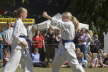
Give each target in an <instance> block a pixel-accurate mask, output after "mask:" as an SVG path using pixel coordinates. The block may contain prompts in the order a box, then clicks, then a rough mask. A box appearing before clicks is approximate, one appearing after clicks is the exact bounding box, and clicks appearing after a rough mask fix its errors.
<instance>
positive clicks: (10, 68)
mask: <svg viewBox="0 0 108 72" xmlns="http://www.w3.org/2000/svg"><path fill="white" fill-rule="evenodd" d="M16 14H17V20H16V23H15V25H14V29H13V36H12V37H13V41H12V55H11V57H10V59H9V62H8V63H7V64H6V66H5V67H4V70H3V72H15V71H16V69H17V67H18V65H19V63H20V64H21V67H22V69H23V72H32V60H31V57H30V55H29V48H28V43H27V41H26V39H27V38H26V36H27V30H26V28H25V26H24V24H23V22H22V19H23V18H26V17H27V10H26V9H25V8H19V9H18V10H17V12H16Z"/></svg>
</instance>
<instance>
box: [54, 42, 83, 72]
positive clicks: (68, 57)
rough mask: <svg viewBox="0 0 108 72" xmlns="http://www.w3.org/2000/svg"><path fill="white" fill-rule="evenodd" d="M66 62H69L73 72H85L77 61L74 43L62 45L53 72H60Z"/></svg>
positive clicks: (55, 59)
mask: <svg viewBox="0 0 108 72" xmlns="http://www.w3.org/2000/svg"><path fill="white" fill-rule="evenodd" d="M64 61H68V62H69V64H70V66H71V67H72V70H73V72H85V71H84V69H83V67H82V66H81V65H80V64H79V62H78V60H77V57H76V53H75V45H74V43H73V42H69V43H65V44H64V45H63V44H62V43H61V44H60V45H59V49H58V51H57V53H56V55H55V58H54V61H53V64H52V72H59V69H60V66H61V65H62V64H63V63H64Z"/></svg>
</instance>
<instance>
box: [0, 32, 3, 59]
mask: <svg viewBox="0 0 108 72" xmlns="http://www.w3.org/2000/svg"><path fill="white" fill-rule="evenodd" d="M2 57H3V38H2V34H1V33H0V59H2Z"/></svg>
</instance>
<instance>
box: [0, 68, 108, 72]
mask: <svg viewBox="0 0 108 72" xmlns="http://www.w3.org/2000/svg"><path fill="white" fill-rule="evenodd" d="M0 72H3V71H2V68H0ZM16 72H22V71H21V70H20V69H18V70H17V71H16ZM33 72H51V68H37V67H36V68H33ZM60 72H72V71H71V69H70V68H61V71H60ZM86 72H108V68H89V69H86Z"/></svg>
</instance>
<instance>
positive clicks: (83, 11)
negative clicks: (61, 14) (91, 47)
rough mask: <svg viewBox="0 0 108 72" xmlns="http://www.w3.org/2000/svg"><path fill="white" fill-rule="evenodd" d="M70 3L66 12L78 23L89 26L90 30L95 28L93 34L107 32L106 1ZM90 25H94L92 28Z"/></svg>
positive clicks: (107, 5) (90, 0)
mask: <svg viewBox="0 0 108 72" xmlns="http://www.w3.org/2000/svg"><path fill="white" fill-rule="evenodd" d="M74 3H75V4H74V5H75V6H74V7H75V8H74V10H73V8H71V7H72V6H73V1H71V4H70V6H69V7H68V10H69V11H71V12H72V13H73V14H74V15H75V16H76V17H78V19H79V20H80V22H83V23H87V24H89V25H90V29H92V30H93V29H94V28H93V27H96V29H95V32H98V33H99V34H100V33H102V32H105V31H108V24H107V23H108V12H107V10H108V0H76V2H75V1H74ZM92 25H94V26H93V27H92Z"/></svg>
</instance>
